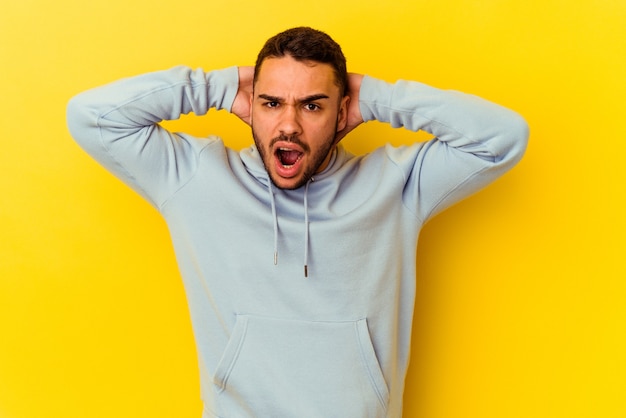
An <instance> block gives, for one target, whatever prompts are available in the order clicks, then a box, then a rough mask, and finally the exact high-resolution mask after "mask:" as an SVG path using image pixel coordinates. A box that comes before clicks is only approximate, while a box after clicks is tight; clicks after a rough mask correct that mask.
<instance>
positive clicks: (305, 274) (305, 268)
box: [304, 264, 309, 277]
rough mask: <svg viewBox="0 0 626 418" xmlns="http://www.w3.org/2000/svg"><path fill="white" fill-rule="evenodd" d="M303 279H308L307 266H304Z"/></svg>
mask: <svg viewBox="0 0 626 418" xmlns="http://www.w3.org/2000/svg"><path fill="white" fill-rule="evenodd" d="M304 277H309V266H307V265H306V264H305V265H304Z"/></svg>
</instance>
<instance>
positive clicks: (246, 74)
mask: <svg viewBox="0 0 626 418" xmlns="http://www.w3.org/2000/svg"><path fill="white" fill-rule="evenodd" d="M238 69H239V89H238V90H237V95H236V96H235V101H234V102H233V106H232V108H231V109H230V113H233V114H234V115H236V116H237V117H238V118H239V119H241V120H242V121H244V122H245V123H247V124H248V125H250V123H251V122H250V98H251V97H252V83H253V79H254V67H238Z"/></svg>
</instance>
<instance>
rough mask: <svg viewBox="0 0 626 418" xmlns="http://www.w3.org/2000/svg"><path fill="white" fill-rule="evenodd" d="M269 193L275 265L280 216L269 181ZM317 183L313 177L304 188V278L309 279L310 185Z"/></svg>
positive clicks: (275, 263) (275, 262)
mask: <svg viewBox="0 0 626 418" xmlns="http://www.w3.org/2000/svg"><path fill="white" fill-rule="evenodd" d="M268 180H269V181H268V187H267V189H268V191H269V194H270V205H271V207H272V218H273V220H274V265H277V264H278V216H277V214H276V202H275V199H274V190H273V187H272V181H271V180H270V179H268ZM313 181H315V179H313V178H312V177H311V180H310V181H307V183H306V186H305V187H304V277H309V265H308V264H309V184H311V182H313Z"/></svg>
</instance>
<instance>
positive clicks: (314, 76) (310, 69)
mask: <svg viewBox="0 0 626 418" xmlns="http://www.w3.org/2000/svg"><path fill="white" fill-rule="evenodd" d="M254 89H255V95H257V94H272V95H279V96H281V97H282V96H287V95H288V96H292V95H293V96H298V95H303V96H306V95H310V94H320V93H324V94H326V95H329V96H331V95H333V96H334V95H338V94H339V87H338V86H337V84H336V79H335V73H334V71H333V68H332V67H331V66H330V65H329V64H325V63H320V62H315V61H296V60H295V59H293V58H292V57H290V56H285V57H280V58H266V59H265V60H264V61H263V63H262V64H261V67H260V69H259V74H258V75H257V80H256V83H255V86H254Z"/></svg>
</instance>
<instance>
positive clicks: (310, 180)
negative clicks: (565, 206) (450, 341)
mask: <svg viewBox="0 0 626 418" xmlns="http://www.w3.org/2000/svg"><path fill="white" fill-rule="evenodd" d="M210 108H216V109H227V110H229V111H231V112H232V113H234V114H236V115H237V116H238V117H240V118H241V119H242V120H244V121H245V122H246V123H248V124H250V125H251V127H252V133H253V137H254V143H255V145H254V146H252V147H250V148H248V149H245V150H243V151H241V152H236V151H233V150H231V149H229V148H227V147H225V146H224V145H223V143H222V141H221V140H220V139H219V138H217V137H210V138H208V139H200V138H194V137H192V136H190V135H186V134H176V133H171V132H168V131H166V130H165V129H163V128H162V127H160V126H159V125H158V123H159V122H160V121H161V120H164V119H176V118H178V117H179V116H180V115H181V114H185V113H188V112H194V113H196V114H198V115H203V114H205V113H207V112H208V110H209V109H210ZM369 120H379V121H382V122H387V123H389V124H390V125H391V126H393V127H400V126H403V127H405V128H407V129H410V130H414V131H417V130H420V129H423V130H425V131H428V132H430V133H432V134H433V135H434V136H435V139H433V140H431V141H428V142H422V143H416V144H414V145H412V146H410V147H401V148H394V147H391V146H384V147H382V148H380V149H377V150H375V151H374V152H372V153H371V154H368V155H365V156H353V155H350V154H349V153H348V152H347V151H346V150H344V149H343V148H342V147H341V146H339V145H338V142H339V140H340V139H341V138H343V137H344V136H345V135H346V134H347V133H348V132H350V131H351V130H352V129H354V128H355V127H356V126H358V125H359V124H360V123H362V122H363V121H369ZM68 121H69V126H70V130H71V132H72V135H73V136H74V137H75V138H76V140H77V141H78V142H79V143H80V144H81V146H83V147H84V148H85V149H86V150H87V151H88V152H89V153H90V154H92V155H93V156H94V157H95V158H96V159H98V160H99V161H100V162H101V163H102V164H103V165H104V166H105V167H106V168H108V169H109V170H111V171H112V172H113V173H115V174H116V175H117V176H118V177H120V178H121V179H122V180H124V181H125V182H126V183H127V184H129V185H130V186H131V187H133V188H134V189H135V190H136V191H137V192H139V193H140V194H141V195H143V196H144V197H145V198H146V199H147V200H148V201H149V202H151V204H152V205H154V207H155V208H156V209H157V210H159V211H160V212H161V213H162V214H163V216H164V217H165V219H166V221H167V223H168V226H169V229H170V233H171V236H172V240H173V243H174V247H175V250H176V256H177V260H178V263H179V266H180V270H181V274H182V277H183V280H184V284H185V289H186V292H187V298H188V302H189V307H190V312H191V319H192V324H193V329H194V333H195V338H196V342H197V346H198V356H199V364H200V371H201V385H202V398H203V401H204V403H205V409H204V415H203V417H222V418H231V417H237V418H241V417H320V418H322V417H323V418H328V417H341V418H362V417H376V418H378V417H400V416H401V414H402V393H403V389H404V378H405V374H406V370H407V366H408V359H409V351H410V349H409V345H410V338H411V335H410V333H411V321H412V312H413V302H414V293H415V286H414V283H415V250H416V245H417V237H418V233H419V230H420V228H421V227H422V225H423V224H424V223H425V222H426V221H427V220H428V219H430V218H431V217H432V216H434V215H435V214H436V213H438V212H440V211H441V210H443V209H444V208H446V207H448V206H450V205H451V204H453V203H454V202H457V201H458V200H460V199H462V198H464V197H466V196H468V195H470V194H472V193H473V192H475V191H477V190H478V189H480V188H482V187H483V186H485V185H486V184H488V183H490V182H491V181H493V180H494V179H496V178H497V177H498V176H500V175H502V174H503V173H504V172H505V171H507V170H508V169H510V168H511V167H512V166H513V165H514V164H515V163H516V162H517V161H518V160H519V159H520V158H521V156H522V154H523V152H524V150H525V147H526V141H527V136H528V131H527V125H526V124H525V122H524V121H523V120H522V119H521V118H520V117H519V116H518V115H517V114H515V113H513V112H511V111H509V110H506V109H504V108H502V107H499V106H497V105H494V104H491V103H489V102H486V101H484V100H482V99H479V98H477V97H473V96H468V95H464V94H461V93H457V92H449V91H442V90H438V89H435V88H432V87H428V86H426V85H423V84H421V83H417V82H407V81H398V82H397V83H395V84H388V83H386V82H384V81H381V80H376V79H373V78H371V77H367V76H362V75H356V74H350V75H348V74H347V73H346V64H345V58H344V56H343V54H342V52H341V49H340V47H339V46H338V45H337V44H336V43H335V42H334V41H333V40H332V39H331V38H330V37H328V36H327V35H326V34H324V33H322V32H319V31H316V30H313V29H310V28H295V29H290V30H287V31H285V32H283V33H280V34H278V35H276V36H275V37H273V38H272V39H270V40H268V41H267V43H266V44H265V46H264V47H263V49H262V50H261V52H260V54H259V56H258V59H257V62H256V66H255V68H254V69H252V68H247V67H240V68H234V67H233V68H228V69H225V70H219V71H211V72H207V73H205V72H203V71H202V70H195V71H192V70H191V69H189V68H186V67H178V68H174V69H171V70H168V71H161V72H156V73H151V74H146V75H141V76H138V77H133V78H129V79H125V80H120V81H117V82H115V83H112V84H110V85H107V86H104V87H100V88H98V89H94V90H91V91H88V92H85V93H83V94H81V95H79V96H77V97H75V98H74V99H73V100H72V101H71V102H70V105H69V107H68Z"/></svg>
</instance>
